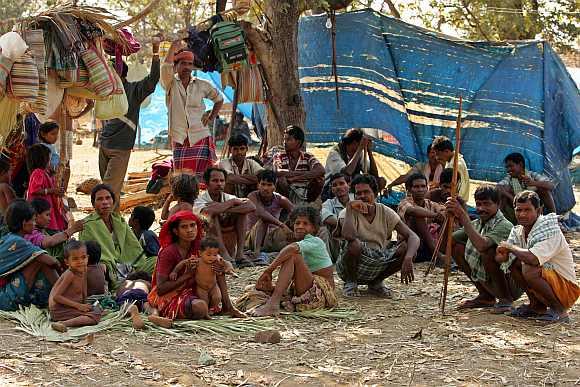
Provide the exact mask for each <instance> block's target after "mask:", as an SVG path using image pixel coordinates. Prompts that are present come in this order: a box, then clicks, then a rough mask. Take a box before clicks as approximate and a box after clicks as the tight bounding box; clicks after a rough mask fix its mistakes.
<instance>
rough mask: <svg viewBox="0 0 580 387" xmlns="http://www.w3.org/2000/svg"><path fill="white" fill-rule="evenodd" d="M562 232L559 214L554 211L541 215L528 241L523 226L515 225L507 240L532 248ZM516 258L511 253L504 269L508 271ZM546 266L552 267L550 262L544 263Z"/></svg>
mask: <svg viewBox="0 0 580 387" xmlns="http://www.w3.org/2000/svg"><path fill="white" fill-rule="evenodd" d="M560 232H562V231H561V230H560V225H559V224H558V216H557V215H556V214H554V213H550V214H547V215H543V216H540V217H539V218H538V220H536V223H535V224H534V226H533V227H532V229H531V230H530V233H529V235H528V239H527V241H526V239H525V237H524V227H523V226H516V227H514V228H513V229H512V232H511V233H510V235H509V238H508V239H507V241H508V243H511V244H512V245H515V246H518V247H522V248H526V249H530V248H532V247H534V245H536V244H537V243H540V242H543V241H545V240H548V239H550V238H553V237H555V236H556V235H557V234H558V233H560ZM515 260H516V256H515V255H513V254H510V255H509V259H508V260H507V261H506V262H504V263H502V264H501V268H502V270H503V271H504V272H506V273H507V272H509V268H510V266H511V265H512V263H513V262H514V261H515ZM544 267H545V268H548V269H549V268H550V265H549V263H547V264H546V265H544Z"/></svg>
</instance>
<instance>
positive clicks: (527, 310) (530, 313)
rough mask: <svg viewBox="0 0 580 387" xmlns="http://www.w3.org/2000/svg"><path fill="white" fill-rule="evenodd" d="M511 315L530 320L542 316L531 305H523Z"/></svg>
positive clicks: (511, 312)
mask: <svg viewBox="0 0 580 387" xmlns="http://www.w3.org/2000/svg"><path fill="white" fill-rule="evenodd" d="M509 315H510V316H511V317H516V318H530V317H538V316H540V314H539V313H538V312H536V311H535V310H533V309H532V307H531V306H530V305H529V304H525V305H521V306H518V307H517V308H512V310H511V311H510V313H509Z"/></svg>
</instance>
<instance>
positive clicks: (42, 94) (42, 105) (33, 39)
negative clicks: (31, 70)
mask: <svg viewBox="0 0 580 387" xmlns="http://www.w3.org/2000/svg"><path fill="white" fill-rule="evenodd" d="M20 35H21V36H22V38H23V39H24V41H25V42H26V44H28V47H29V49H30V53H31V54H32V57H33V59H34V61H35V63H36V67H37V68H38V97H37V98H36V101H35V102H32V103H30V104H29V105H28V107H27V110H28V111H31V112H34V113H40V114H46V109H47V106H48V76H47V73H46V65H45V61H46V49H45V47H44V31H43V30H25V31H22V32H21V33H20Z"/></svg>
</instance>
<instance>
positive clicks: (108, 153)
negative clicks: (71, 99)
mask: <svg viewBox="0 0 580 387" xmlns="http://www.w3.org/2000/svg"><path fill="white" fill-rule="evenodd" d="M152 42H153V60H152V61H151V70H150V72H149V75H147V76H146V77H145V78H143V79H142V80H140V81H138V82H127V72H128V70H129V69H128V67H127V64H126V63H125V62H123V63H122V68H123V70H122V72H121V74H119V75H120V76H121V79H122V80H123V87H124V88H125V93H126V94H127V101H128V102H129V109H128V110H127V114H125V116H123V117H120V118H115V119H113V120H108V121H105V122H104V126H103V130H102V131H101V135H100V136H99V138H100V143H101V146H100V148H99V172H100V174H101V179H102V180H103V183H104V184H108V185H110V186H111V187H112V188H113V191H114V192H115V208H117V207H118V206H119V197H120V194H121V189H122V188H123V181H124V180H125V174H126V173H127V166H128V165H129V157H131V150H132V149H133V147H134V146H135V137H136V134H137V126H139V112H140V110H141V103H143V101H144V100H145V99H146V98H147V97H148V96H149V95H151V94H152V93H153V92H154V91H155V87H156V86H157V82H159V71H160V70H159V43H160V39H159V38H158V37H154V38H153V41H152Z"/></svg>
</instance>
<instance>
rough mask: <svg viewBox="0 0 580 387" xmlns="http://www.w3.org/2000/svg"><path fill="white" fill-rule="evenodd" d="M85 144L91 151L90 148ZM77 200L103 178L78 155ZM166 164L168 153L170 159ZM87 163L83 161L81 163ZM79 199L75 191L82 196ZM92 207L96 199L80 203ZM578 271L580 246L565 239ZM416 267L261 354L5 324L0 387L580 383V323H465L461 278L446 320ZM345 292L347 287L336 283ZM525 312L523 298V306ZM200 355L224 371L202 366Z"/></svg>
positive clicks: (455, 281)
mask: <svg viewBox="0 0 580 387" xmlns="http://www.w3.org/2000/svg"><path fill="white" fill-rule="evenodd" d="M85 142H87V140H85ZM74 151H75V160H74V161H73V169H72V170H73V176H74V178H73V179H72V181H71V188H73V186H74V184H76V182H77V181H81V180H83V179H84V178H87V177H97V176H98V167H97V162H96V160H97V158H96V155H97V152H96V150H94V149H91V148H90V147H89V146H87V145H83V146H75V148H74ZM166 153H167V152H166ZM77 154H78V156H77ZM154 157H155V154H154V152H152V151H148V152H134V154H133V155H132V160H131V167H130V170H131V171H140V170H143V169H144V165H145V164H146V163H147V162H148V161H150V160H151V159H153V158H154ZM72 191H74V188H73V189H72ZM75 199H76V200H77V203H78V204H79V206H88V205H90V201H89V200H88V198H87V197H86V196H75ZM567 237H568V239H569V241H570V242H571V244H572V246H573V247H574V251H575V258H576V262H577V263H576V270H577V272H579V271H580V261H578V252H579V251H580V234H578V233H576V234H569V235H567ZM424 269H425V264H418V265H417V266H416V270H415V276H416V281H415V282H414V283H413V284H411V285H408V286H407V285H401V284H400V282H399V281H400V278H399V277H398V276H393V277H392V278H389V279H388V280H387V281H386V282H387V285H388V286H389V287H390V288H391V289H392V290H393V291H394V294H395V297H394V299H392V300H378V299H373V298H370V297H363V298H360V299H345V298H342V297H341V298H340V299H339V302H340V305H341V306H343V307H351V308H354V309H356V310H357V311H358V312H359V314H360V319H359V320H357V321H351V322H348V323H347V322H341V321H330V322H328V321H320V322H319V321H312V320H299V321H294V320H292V321H290V320H288V319H284V318H282V319H280V320H278V321H277V322H276V328H277V329H279V330H280V332H281V334H282V341H281V343H279V344H257V343H254V342H252V337H251V336H250V335H244V334H241V335H236V336H210V335H208V334H199V335H192V336H191V337H189V338H188V339H182V338H173V337H170V336H165V335H162V334H159V333H152V332H147V331H145V332H134V333H132V334H127V333H120V332H115V331H108V332H103V333H100V334H97V335H96V337H95V340H94V342H93V343H92V344H91V345H87V346H73V345H71V344H54V343H46V342H43V341H38V340H37V339H34V338H31V337H30V336H27V335H26V334H24V333H21V332H19V331H17V330H15V329H14V325H13V324H12V323H9V322H6V321H0V385H47V386H48V385H64V386H85V385H86V386H95V385H98V386H113V385H114V386H119V385H122V386H143V385H147V386H149V385H151V386H177V385H183V386H190V385H199V386H202V385H215V386H218V385H226V386H244V385H245V386H295V385H299V384H303V385H312V386H326V385H396V386H401V385H419V386H421V385H425V386H427V385H429V386H430V385H461V386H465V385H514V386H516V385H517V386H528V385H529V386H538V385H559V386H560V385H563V386H567V385H569V386H572V385H577V384H579V383H580V325H579V324H578V320H579V319H580V314H579V313H578V312H577V311H573V312H572V313H571V317H572V322H571V323H570V324H565V325H562V324H559V325H552V326H543V325H540V324H538V323H534V322H528V321H520V320H516V319H514V318H510V317H507V316H504V315H492V314H490V313H489V312H487V311H485V310H478V311H470V312H458V311H456V310H455V307H456V306H457V304H458V303H459V302H460V301H461V300H462V299H464V298H467V297H472V296H474V294H475V293H474V289H473V288H472V287H471V286H470V285H469V283H468V281H467V278H466V277H465V276H464V275H462V274H452V276H451V277H450V283H449V295H448V299H447V315H445V316H442V315H441V313H440V310H439V307H438V299H439V293H440V290H441V284H442V278H443V276H442V271H441V270H440V269H437V270H436V271H435V272H433V273H432V274H431V275H429V276H428V277H427V278H426V279H425V277H424V276H423V271H424ZM259 272H260V271H259V269H255V268H248V269H242V270H241V271H240V278H239V279H233V280H231V281H230V286H231V288H232V291H231V293H232V295H233V296H236V295H239V294H240V293H241V290H242V289H243V287H244V286H246V285H247V284H249V283H251V282H254V281H255V280H256V279H257V277H258V276H259ZM337 284H338V285H337V286H338V287H339V288H340V287H341V285H342V284H341V283H340V282H337ZM523 301H525V296H524V298H523V299H521V300H520V301H519V302H518V303H521V302H523ZM201 351H207V352H208V353H209V354H210V355H211V356H212V357H213V358H214V359H215V360H216V364H215V365H212V366H200V365H198V358H199V354H200V352H201Z"/></svg>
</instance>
